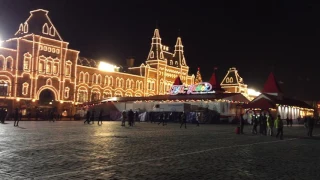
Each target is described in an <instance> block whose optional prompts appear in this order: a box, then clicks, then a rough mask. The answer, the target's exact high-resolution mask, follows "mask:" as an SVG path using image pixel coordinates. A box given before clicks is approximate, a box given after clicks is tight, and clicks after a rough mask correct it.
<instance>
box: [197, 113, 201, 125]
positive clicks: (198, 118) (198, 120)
mask: <svg viewBox="0 0 320 180" xmlns="http://www.w3.org/2000/svg"><path fill="white" fill-rule="evenodd" d="M200 119H201V113H200V112H197V113H196V121H197V126H200Z"/></svg>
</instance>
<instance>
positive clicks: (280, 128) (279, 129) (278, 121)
mask: <svg viewBox="0 0 320 180" xmlns="http://www.w3.org/2000/svg"><path fill="white" fill-rule="evenodd" d="M274 127H275V128H276V129H277V135H276V138H278V136H279V135H280V139H281V140H282V139H283V122H282V119H281V116H280V115H278V117H277V119H276V120H275V121H274Z"/></svg>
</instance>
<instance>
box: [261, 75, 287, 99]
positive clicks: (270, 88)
mask: <svg viewBox="0 0 320 180" xmlns="http://www.w3.org/2000/svg"><path fill="white" fill-rule="evenodd" d="M262 92H263V93H269V94H276V95H278V94H281V93H282V90H281V88H280V86H279V84H278V82H277V80H276V78H275V76H274V74H273V72H271V73H270V74H269V77H268V79H267V81H266V82H265V84H264V87H263V90H262Z"/></svg>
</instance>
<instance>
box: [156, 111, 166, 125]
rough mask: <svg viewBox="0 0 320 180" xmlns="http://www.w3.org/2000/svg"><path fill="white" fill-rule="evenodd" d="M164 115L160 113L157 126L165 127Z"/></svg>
mask: <svg viewBox="0 0 320 180" xmlns="http://www.w3.org/2000/svg"><path fill="white" fill-rule="evenodd" d="M166 118H167V117H166V114H165V113H161V114H160V117H159V123H158V125H160V124H161V123H162V126H164V125H165V121H166Z"/></svg>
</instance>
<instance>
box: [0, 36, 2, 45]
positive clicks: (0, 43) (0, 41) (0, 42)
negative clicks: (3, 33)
mask: <svg viewBox="0 0 320 180" xmlns="http://www.w3.org/2000/svg"><path fill="white" fill-rule="evenodd" d="M2 43H3V41H2V40H1V37H0V47H1V45H2Z"/></svg>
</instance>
